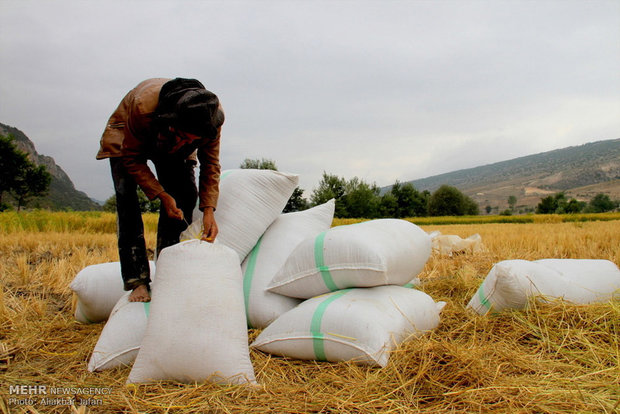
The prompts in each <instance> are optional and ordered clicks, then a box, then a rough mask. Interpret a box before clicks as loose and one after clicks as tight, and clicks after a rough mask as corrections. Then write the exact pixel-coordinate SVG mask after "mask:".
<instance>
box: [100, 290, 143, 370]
mask: <svg viewBox="0 0 620 414" xmlns="http://www.w3.org/2000/svg"><path fill="white" fill-rule="evenodd" d="M129 294H130V292H127V293H126V294H125V295H123V296H122V297H121V298H120V299H119V301H118V302H117V303H116V306H114V309H113V310H112V313H111V314H110V318H109V319H108V321H107V322H106V324H105V326H104V327H103V330H102V331H101V335H99V340H98V341H97V345H95V349H94V350H93V353H92V355H91V357H90V361H89V362H88V370H89V371H91V372H93V371H103V370H106V369H112V368H116V367H120V366H130V365H131V364H132V363H133V362H134V360H135V359H136V355H138V350H139V349H140V344H141V343H142V338H143V336H144V331H145V330H146V322H147V319H148V313H149V307H150V305H151V304H150V302H129Z"/></svg>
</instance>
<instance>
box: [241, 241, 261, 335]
mask: <svg viewBox="0 0 620 414" xmlns="http://www.w3.org/2000/svg"><path fill="white" fill-rule="evenodd" d="M262 240H263V237H262V236H261V237H260V239H258V241H257V242H256V245H255V246H254V248H253V249H252V251H251V252H250V256H249V257H248V266H247V267H246V268H245V273H244V274H243V299H244V301H245V318H246V319H247V321H248V328H253V326H252V324H251V323H250V289H251V288H252V279H253V278H254V270H255V269H256V259H257V258H258V251H259V250H260V243H261V241H262Z"/></svg>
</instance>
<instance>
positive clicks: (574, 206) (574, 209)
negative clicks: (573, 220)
mask: <svg viewBox="0 0 620 414" xmlns="http://www.w3.org/2000/svg"><path fill="white" fill-rule="evenodd" d="M585 207H586V203H585V202H583V201H577V200H576V199H575V198H571V199H570V201H569V202H568V203H567V204H566V207H565V208H564V211H565V212H566V213H569V214H574V213H579V212H581V211H583V209H584V208H585Z"/></svg>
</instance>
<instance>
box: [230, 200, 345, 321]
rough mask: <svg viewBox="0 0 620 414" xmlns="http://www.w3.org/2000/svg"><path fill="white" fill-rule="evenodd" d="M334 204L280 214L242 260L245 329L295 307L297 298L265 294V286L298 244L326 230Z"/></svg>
mask: <svg viewBox="0 0 620 414" xmlns="http://www.w3.org/2000/svg"><path fill="white" fill-rule="evenodd" d="M334 205H335V203H334V200H330V201H328V202H327V203H325V204H321V205H319V206H316V207H313V208H311V209H308V210H304V211H298V212H294V213H287V214H282V215H280V217H278V218H277V219H276V220H275V221H274V222H273V223H272V224H271V226H269V228H268V229H267V230H266V231H265V233H264V234H263V235H262V237H261V238H260V240H259V241H258V243H257V244H256V246H254V249H252V251H251V252H250V254H249V255H248V257H247V258H246V259H245V260H244V261H243V264H242V265H241V270H242V271H243V291H244V297H245V308H246V315H247V321H248V326H249V327H251V328H264V327H266V326H267V325H269V324H270V323H271V322H273V321H274V320H275V319H276V318H277V317H278V316H280V315H281V314H283V313H284V312H286V311H288V310H290V309H292V308H294V307H295V306H297V305H298V304H299V302H300V300H299V299H294V298H290V297H287V296H282V295H278V294H275V293H271V292H268V291H267V290H266V287H267V285H268V284H269V282H271V279H273V277H274V276H275V274H276V273H277V272H278V270H279V269H280V267H282V265H283V264H284V262H285V261H286V259H287V258H288V256H289V254H290V253H291V252H292V251H293V250H294V249H295V247H296V246H297V245H298V244H299V243H300V242H301V241H303V240H304V239H306V238H308V237H315V236H316V235H317V234H319V233H320V232H322V231H324V230H327V229H329V228H330V226H331V224H332V221H333V219H334Z"/></svg>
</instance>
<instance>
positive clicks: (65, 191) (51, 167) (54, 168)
mask: <svg viewBox="0 0 620 414" xmlns="http://www.w3.org/2000/svg"><path fill="white" fill-rule="evenodd" d="M9 134H10V135H12V136H13V137H14V138H15V144H16V145H17V148H19V149H20V150H21V151H24V152H25V153H27V154H28V158H30V161H32V162H34V163H35V164H37V165H45V167H46V168H47V171H48V172H49V173H50V174H51V175H52V181H51V183H50V189H49V194H48V195H47V196H46V197H42V198H40V199H38V200H36V201H34V202H33V204H36V205H38V206H39V207H43V208H50V209H52V210H63V209H67V208H70V209H73V210H80V211H82V210H98V209H100V206H99V205H98V204H97V203H95V202H94V201H93V200H91V199H90V198H89V197H88V195H86V193H84V192H82V191H78V190H76V188H75V186H74V185H73V182H72V181H71V179H70V178H69V176H68V175H67V173H66V172H64V171H63V169H62V168H60V166H58V165H57V164H56V162H55V161H54V159H53V158H52V157H48V156H46V155H41V154H39V153H37V151H36V149H35V147H34V144H33V143H32V141H31V140H30V139H29V138H28V137H27V136H26V135H25V134H24V133H23V132H22V131H20V130H19V129H17V128H14V127H12V126H9V125H5V124H2V123H0V135H9Z"/></svg>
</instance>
